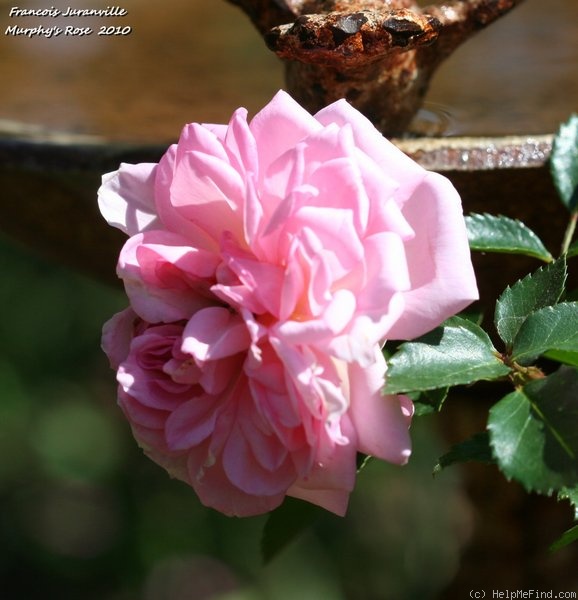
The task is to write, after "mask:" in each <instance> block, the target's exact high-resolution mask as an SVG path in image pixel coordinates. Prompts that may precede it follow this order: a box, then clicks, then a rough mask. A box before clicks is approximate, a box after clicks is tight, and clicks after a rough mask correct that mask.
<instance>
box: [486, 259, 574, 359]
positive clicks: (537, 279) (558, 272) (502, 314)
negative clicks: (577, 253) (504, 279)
mask: <svg viewBox="0 0 578 600" xmlns="http://www.w3.org/2000/svg"><path fill="white" fill-rule="evenodd" d="M566 274H567V269H566V260H565V259H564V258H560V259H558V260H557V261H555V262H553V263H551V264H549V265H547V266H544V267H541V268H540V269H538V270H537V271H536V272H534V273H531V274H530V275H527V276H526V277H524V279H522V280H520V281H517V282H516V283H515V284H514V285H513V286H512V287H508V288H506V289H505V291H504V292H503V293H502V295H501V296H500V297H499V298H498V301H497V303H496V313H495V315H494V323H495V325H496V329H497V330H498V334H499V335H500V337H501V338H502V340H503V341H504V343H505V344H506V346H507V347H508V348H510V347H511V346H512V343H513V341H514V338H515V337H516V334H517V333H518V330H519V329H520V327H521V325H522V323H523V322H524V321H525V320H526V318H527V317H528V315H530V314H532V313H533V312H534V311H536V310H538V309H540V308H544V307H545V306H551V305H553V304H556V302H558V300H559V299H560V297H561V296H562V293H563V292H564V284H565V283H566Z"/></svg>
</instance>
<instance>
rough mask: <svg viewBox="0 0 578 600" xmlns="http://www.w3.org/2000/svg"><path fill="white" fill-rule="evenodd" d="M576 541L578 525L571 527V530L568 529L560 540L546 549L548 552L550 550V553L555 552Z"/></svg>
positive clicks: (577, 538)
mask: <svg viewBox="0 0 578 600" xmlns="http://www.w3.org/2000/svg"><path fill="white" fill-rule="evenodd" d="M577 540H578V525H574V527H572V528H571V529H568V531H566V532H565V533H564V534H563V535H562V537H561V538H560V539H558V540H556V541H555V542H554V543H553V544H552V545H551V546H550V547H549V548H548V550H550V552H556V551H557V550H560V548H564V547H565V546H568V545H569V544H571V543H572V542H575V541H577Z"/></svg>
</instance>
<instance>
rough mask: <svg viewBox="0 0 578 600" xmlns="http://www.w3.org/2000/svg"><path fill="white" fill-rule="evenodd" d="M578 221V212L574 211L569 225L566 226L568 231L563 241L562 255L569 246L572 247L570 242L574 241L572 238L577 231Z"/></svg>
mask: <svg viewBox="0 0 578 600" xmlns="http://www.w3.org/2000/svg"><path fill="white" fill-rule="evenodd" d="M577 221H578V212H573V213H572V214H571V215H570V221H568V227H566V231H565V232H564V240H563V241H562V250H561V252H562V255H564V254H566V253H567V252H568V248H570V244H571V243H572V238H573V237H574V232H575V231H576V222H577Z"/></svg>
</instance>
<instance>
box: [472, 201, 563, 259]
mask: <svg viewBox="0 0 578 600" xmlns="http://www.w3.org/2000/svg"><path fill="white" fill-rule="evenodd" d="M465 220H466V227H467V230H468V241H469V243H470V248H471V249H472V250H481V251H483V252H500V253H506V254H524V255H526V256H532V257H534V258H539V259H540V260H543V261H545V262H550V261H552V260H553V259H552V255H551V254H550V253H549V252H548V250H546V248H545V246H544V244H543V243H542V241H541V240H540V238H539V237H538V236H537V235H536V234H535V233H534V232H533V231H532V230H531V229H530V228H529V227H527V226H526V225H524V223H522V222H521V221H518V220H516V219H510V218H509V217H504V216H502V215H499V216H496V215H489V214H487V213H485V214H476V213H472V214H471V215H469V216H467V217H466V218H465Z"/></svg>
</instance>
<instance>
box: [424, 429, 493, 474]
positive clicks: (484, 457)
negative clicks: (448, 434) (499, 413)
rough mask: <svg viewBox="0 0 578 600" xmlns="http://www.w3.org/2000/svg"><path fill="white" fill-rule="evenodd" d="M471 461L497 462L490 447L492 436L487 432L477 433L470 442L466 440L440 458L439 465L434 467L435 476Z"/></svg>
mask: <svg viewBox="0 0 578 600" xmlns="http://www.w3.org/2000/svg"><path fill="white" fill-rule="evenodd" d="M470 461H475V462H482V463H485V464H493V463H495V462H496V461H495V460H494V456H493V454H492V448H491V446H490V435H489V433H488V432H487V431H482V432H481V433H476V434H475V435H474V436H473V437H471V438H470V439H469V440H465V441H463V442H460V443H459V444H456V445H455V446H453V447H452V449H451V450H450V451H449V452H448V453H447V454H444V455H443V456H441V457H440V458H439V460H438V463H437V465H436V466H435V467H434V475H435V474H437V473H439V472H440V471H442V470H443V469H445V468H446V467H449V466H450V465H453V464H455V463H463V462H470Z"/></svg>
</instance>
